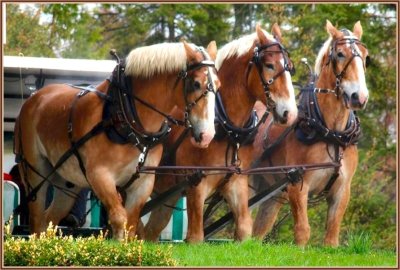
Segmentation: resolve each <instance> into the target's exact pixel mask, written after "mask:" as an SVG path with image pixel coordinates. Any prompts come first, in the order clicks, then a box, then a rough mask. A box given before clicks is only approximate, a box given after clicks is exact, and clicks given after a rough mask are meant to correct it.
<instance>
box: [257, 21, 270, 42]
mask: <svg viewBox="0 0 400 270" xmlns="http://www.w3.org/2000/svg"><path fill="white" fill-rule="evenodd" d="M256 32H257V36H258V40H259V41H260V44H267V43H268V39H267V37H266V36H265V35H264V32H263V30H262V29H261V26H260V23H257V25H256Z"/></svg>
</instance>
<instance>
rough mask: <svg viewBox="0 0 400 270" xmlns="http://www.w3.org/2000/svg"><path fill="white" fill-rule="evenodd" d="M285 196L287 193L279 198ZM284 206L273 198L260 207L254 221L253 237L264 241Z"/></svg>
mask: <svg viewBox="0 0 400 270" xmlns="http://www.w3.org/2000/svg"><path fill="white" fill-rule="evenodd" d="M285 195H286V193H282V194H281V195H277V196H279V198H281V197H283V196H285ZM282 206H283V204H282V203H281V202H280V201H279V200H276V199H275V198H271V199H269V200H267V201H265V202H263V203H262V204H261V205H260V207H259V209H258V211H257V215H256V218H255V219H254V224H253V237H255V238H256V239H259V240H263V239H264V237H265V235H266V234H267V233H269V232H271V230H272V227H273V226H274V224H275V221H276V219H277V218H278V214H279V211H280V210H281V208H282Z"/></svg>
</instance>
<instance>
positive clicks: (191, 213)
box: [186, 177, 209, 243]
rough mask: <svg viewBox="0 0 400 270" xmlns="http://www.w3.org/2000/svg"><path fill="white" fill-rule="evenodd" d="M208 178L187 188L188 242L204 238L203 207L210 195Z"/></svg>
mask: <svg viewBox="0 0 400 270" xmlns="http://www.w3.org/2000/svg"><path fill="white" fill-rule="evenodd" d="M207 178H209V177H206V178H203V180H202V181H201V182H200V183H199V184H198V185H197V186H195V187H190V188H188V189H187V190H186V203H187V206H186V207H187V215H188V231H187V235H186V242H189V243H198V242H202V241H203V240H204V229H203V209H204V201H205V199H206V197H207V195H208V184H207Z"/></svg>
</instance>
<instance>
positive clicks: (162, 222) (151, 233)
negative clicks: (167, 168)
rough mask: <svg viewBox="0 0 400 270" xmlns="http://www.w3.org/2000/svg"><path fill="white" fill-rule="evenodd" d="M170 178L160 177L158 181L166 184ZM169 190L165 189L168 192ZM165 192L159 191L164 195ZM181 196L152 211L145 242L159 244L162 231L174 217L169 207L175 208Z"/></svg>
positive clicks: (146, 228)
mask: <svg viewBox="0 0 400 270" xmlns="http://www.w3.org/2000/svg"><path fill="white" fill-rule="evenodd" d="M168 177H170V176H167V175H159V176H158V177H157V180H156V181H161V182H164V181H165V180H167V179H166V178H168ZM166 189H167V188H165V190H166ZM165 190H162V191H161V190H157V192H158V193H162V192H164V191H165ZM181 196H182V195H181V194H176V195H174V196H171V197H170V198H168V200H166V201H165V202H164V203H163V204H160V205H158V206H157V207H156V208H154V209H153V210H152V211H151V214H150V218H149V220H148V222H147V224H146V226H145V228H144V231H145V240H148V241H152V242H157V241H158V239H159V237H160V234H161V232H162V230H163V229H164V228H165V227H166V226H167V225H168V222H169V220H170V218H171V216H172V212H173V208H172V207H167V205H168V206H175V205H176V203H177V201H178V200H179V198H180V197H181Z"/></svg>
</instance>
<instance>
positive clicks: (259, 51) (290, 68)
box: [247, 42, 295, 111]
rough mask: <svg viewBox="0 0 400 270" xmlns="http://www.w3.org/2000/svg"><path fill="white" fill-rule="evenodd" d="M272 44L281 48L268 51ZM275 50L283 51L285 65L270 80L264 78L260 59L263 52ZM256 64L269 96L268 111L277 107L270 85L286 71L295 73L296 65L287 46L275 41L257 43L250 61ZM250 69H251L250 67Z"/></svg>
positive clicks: (266, 94)
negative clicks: (265, 43)
mask: <svg viewBox="0 0 400 270" xmlns="http://www.w3.org/2000/svg"><path fill="white" fill-rule="evenodd" d="M272 46H278V47H279V50H277V51H268V48H270V47H272ZM264 51H267V52H274V53H282V55H283V59H284V67H283V69H282V70H281V71H279V72H278V73H277V74H275V75H274V76H273V77H272V78H271V79H269V80H268V81H267V80H266V79H265V78H264V76H263V73H262V71H263V65H264V64H263V63H262V61H261V59H260V57H261V54H262V53H263V52H264ZM253 63H254V64H255V66H256V68H257V71H258V75H259V76H260V80H261V83H262V85H263V88H264V94H265V96H266V98H267V104H266V105H267V111H272V110H274V109H275V108H276V103H275V101H274V100H273V99H272V98H271V91H270V88H269V87H270V85H271V84H273V83H274V81H275V80H276V79H277V78H278V77H279V76H281V75H282V74H283V73H284V72H285V71H289V72H290V74H291V75H292V74H294V71H295V69H294V66H293V64H292V62H291V61H290V59H289V53H288V51H287V50H286V49H285V47H283V46H282V44H280V43H279V42H274V43H271V44H267V45H259V44H257V45H256V47H255V48H254V54H253V58H252V61H250V65H251V64H253ZM248 71H249V69H248ZM248 75H249V72H248V73H247V76H248Z"/></svg>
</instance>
